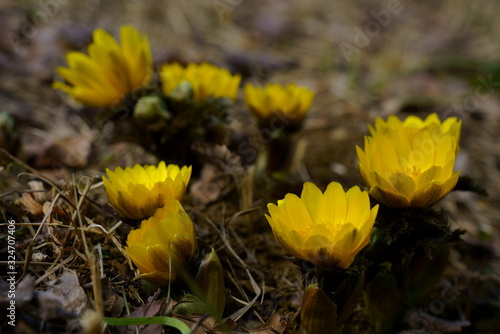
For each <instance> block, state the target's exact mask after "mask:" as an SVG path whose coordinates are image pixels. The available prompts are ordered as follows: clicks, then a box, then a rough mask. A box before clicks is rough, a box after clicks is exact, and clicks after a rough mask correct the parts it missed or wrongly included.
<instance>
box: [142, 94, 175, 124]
mask: <svg viewBox="0 0 500 334" xmlns="http://www.w3.org/2000/svg"><path fill="white" fill-rule="evenodd" d="M171 117H172V115H171V114H170V113H169V112H168V110H167V107H166V106H165V103H164V102H163V101H162V99H161V98H160V97H159V96H155V95H152V96H144V97H141V98H140V99H139V101H137V104H136V105H135V107H134V118H135V119H136V120H137V121H138V122H139V124H141V125H144V126H155V125H158V124H162V123H164V122H165V121H166V120H169V119H170V118H171Z"/></svg>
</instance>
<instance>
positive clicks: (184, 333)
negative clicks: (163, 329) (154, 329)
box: [103, 317, 191, 334]
mask: <svg viewBox="0 0 500 334" xmlns="http://www.w3.org/2000/svg"><path fill="white" fill-rule="evenodd" d="M103 321H104V322H105V323H106V324H107V325H108V326H128V325H165V326H169V327H173V328H175V329H177V330H179V331H180V332H181V334H189V333H190V331H191V330H190V329H189V327H188V326H187V325H186V324H185V323H183V322H182V321H180V320H178V319H175V318H172V317H137V318H103Z"/></svg>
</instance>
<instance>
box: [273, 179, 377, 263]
mask: <svg viewBox="0 0 500 334" xmlns="http://www.w3.org/2000/svg"><path fill="white" fill-rule="evenodd" d="M267 208H268V209H269V215H266V218H267V221H268V222H269V224H270V225H271V227H272V229H273V232H274V236H275V237H276V239H277V240H278V241H279V243H280V244H281V245H282V246H283V248H285V249H286V250H287V251H288V252H289V253H290V254H292V255H293V256H295V257H298V258H300V259H303V260H307V261H310V262H312V263H314V264H316V265H317V266H318V267H321V268H329V269H332V268H333V267H339V268H347V267H349V266H350V265H351V264H352V262H353V261H354V257H355V256H356V255H357V254H358V253H359V251H360V250H361V249H363V247H365V246H366V245H367V244H368V242H369V241H370V235H371V230H372V227H373V224H374V223H375V217H376V216H377V212H378V205H376V206H375V207H374V208H373V209H371V210H370V199H369V197H368V193H367V192H366V191H361V190H360V189H359V187H357V186H355V187H352V188H351V189H349V190H348V191H347V192H344V189H343V188H342V185H340V183H337V182H332V183H330V184H329V185H328V187H327V189H326V191H325V192H324V193H322V192H321V190H319V188H318V187H316V186H315V185H314V184H313V183H310V182H306V183H304V188H303V190H302V194H301V195H300V198H299V197H298V196H296V195H294V194H287V195H286V196H285V198H284V199H282V200H279V201H278V205H275V204H272V203H270V204H268V206H267Z"/></svg>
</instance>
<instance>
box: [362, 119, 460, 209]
mask: <svg viewBox="0 0 500 334" xmlns="http://www.w3.org/2000/svg"><path fill="white" fill-rule="evenodd" d="M461 125H462V121H461V120H458V119H457V118H455V117H451V118H448V119H446V120H445V121H444V122H442V123H441V121H440V120H439V118H438V116H437V115H436V114H435V113H434V114H431V115H429V116H428V117H427V118H426V119H425V120H422V119H420V118H418V117H416V116H409V117H408V118H406V120H405V121H404V122H402V121H400V120H399V119H398V118H397V117H396V116H389V118H388V119H387V121H384V120H382V119H381V118H378V119H377V120H376V121H375V128H373V127H371V126H370V127H369V128H370V133H371V136H367V137H365V149H364V151H363V150H362V149H361V148H360V147H358V146H356V151H357V154H358V158H359V169H360V172H361V176H362V178H363V180H364V182H365V183H366V185H367V186H368V187H370V196H372V197H373V198H374V199H376V200H377V201H379V202H381V203H384V204H385V205H387V206H389V207H393V208H404V207H426V206H430V205H432V204H434V203H436V202H437V201H439V200H440V199H442V198H443V197H444V196H446V195H447V194H448V193H449V192H450V191H451V190H452V189H453V188H454V187H455V185H456V184H457V181H458V176H459V174H460V172H454V171H453V167H454V164H455V158H456V155H457V153H458V150H459V145H458V142H459V139H460V127H461Z"/></svg>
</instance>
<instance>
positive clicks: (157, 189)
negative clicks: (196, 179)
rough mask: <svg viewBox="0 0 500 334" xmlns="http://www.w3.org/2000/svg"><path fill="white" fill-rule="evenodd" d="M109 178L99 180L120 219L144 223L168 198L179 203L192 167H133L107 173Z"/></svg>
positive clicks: (163, 163) (159, 165)
mask: <svg viewBox="0 0 500 334" xmlns="http://www.w3.org/2000/svg"><path fill="white" fill-rule="evenodd" d="M106 173H107V174H108V178H109V179H108V178H106V177H104V176H103V177H102V180H103V181H104V187H105V188H106V193H107V195H108V198H109V201H110V203H111V205H112V206H113V208H115V210H116V211H118V213H119V214H120V216H122V217H127V218H131V219H144V218H147V217H151V216H152V215H153V214H154V212H155V210H156V209H157V208H161V207H162V206H163V205H164V204H165V201H166V200H167V199H169V198H175V199H178V200H180V199H181V198H182V196H184V193H185V191H186V186H187V184H188V182H189V178H190V177H191V166H190V167H186V166H184V167H182V168H179V166H177V165H168V166H166V165H165V162H163V161H162V162H160V163H159V164H158V167H156V166H152V165H151V166H150V165H146V166H140V165H135V166H134V167H133V168H131V167H127V168H125V170H124V169H122V168H120V167H118V168H116V169H115V171H111V170H109V169H106Z"/></svg>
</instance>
